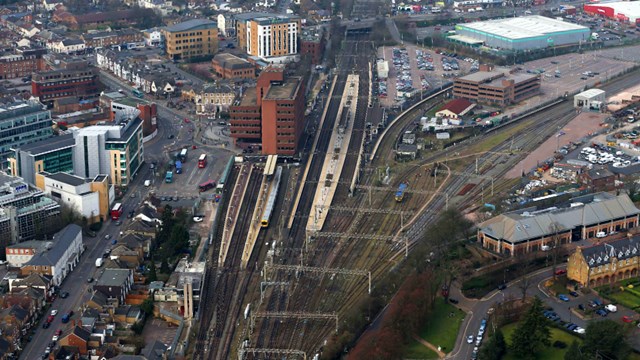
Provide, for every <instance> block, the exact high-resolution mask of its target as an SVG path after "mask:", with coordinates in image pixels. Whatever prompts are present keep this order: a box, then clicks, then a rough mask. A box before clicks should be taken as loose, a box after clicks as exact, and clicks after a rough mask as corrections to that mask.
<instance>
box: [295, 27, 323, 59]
mask: <svg viewBox="0 0 640 360" xmlns="http://www.w3.org/2000/svg"><path fill="white" fill-rule="evenodd" d="M324 46H325V42H324V36H323V33H322V28H319V29H318V30H305V31H303V32H302V36H301V37H300V53H301V54H302V55H305V54H306V55H309V56H310V57H311V63H312V64H314V65H317V64H320V63H322V56H323V54H324Z"/></svg>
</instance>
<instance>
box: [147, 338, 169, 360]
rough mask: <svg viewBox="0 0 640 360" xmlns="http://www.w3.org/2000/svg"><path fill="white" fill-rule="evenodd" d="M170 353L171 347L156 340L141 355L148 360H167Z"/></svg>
mask: <svg viewBox="0 0 640 360" xmlns="http://www.w3.org/2000/svg"><path fill="white" fill-rule="evenodd" d="M168 351H169V346H168V345H167V344H164V343H162V342H160V341H159V340H154V341H153V342H151V343H148V344H146V346H145V347H144V348H143V349H142V351H141V352H140V353H141V354H142V356H144V357H145V359H147V360H164V359H166V354H167V352H168Z"/></svg>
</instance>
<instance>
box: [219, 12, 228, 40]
mask: <svg viewBox="0 0 640 360" xmlns="http://www.w3.org/2000/svg"><path fill="white" fill-rule="evenodd" d="M217 22H218V34H220V35H222V36H227V26H226V25H227V19H226V18H225V17H224V14H218V18H217Z"/></svg>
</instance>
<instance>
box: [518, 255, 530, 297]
mask: <svg viewBox="0 0 640 360" xmlns="http://www.w3.org/2000/svg"><path fill="white" fill-rule="evenodd" d="M531 259H532V257H531V256H530V255H529V254H526V255H522V257H521V258H520V259H519V261H518V264H519V265H520V266H518V268H517V269H516V274H517V275H518V277H520V281H519V282H518V289H520V291H521V292H522V300H524V299H525V298H526V297H527V290H529V288H530V287H531V285H532V284H533V280H531V277H530V276H529V275H530V274H531V271H532V270H533V264H532V262H531Z"/></svg>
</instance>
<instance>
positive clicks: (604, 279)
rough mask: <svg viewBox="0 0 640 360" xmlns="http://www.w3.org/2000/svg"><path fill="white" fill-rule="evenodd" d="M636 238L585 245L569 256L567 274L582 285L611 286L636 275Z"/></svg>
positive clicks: (639, 245)
mask: <svg viewBox="0 0 640 360" xmlns="http://www.w3.org/2000/svg"><path fill="white" fill-rule="evenodd" d="M638 260H640V237H630V238H625V239H619V240H615V241H611V242H605V243H601V244H596V245H592V246H587V247H581V246H579V247H577V248H576V250H575V252H574V253H573V254H571V256H569V261H568V263H567V277H568V278H569V279H570V280H573V281H575V282H576V283H578V284H580V285H581V286H584V287H589V288H595V287H599V286H603V285H613V284H615V283H616V282H618V281H622V280H626V279H631V278H637V277H638V271H640V261H638Z"/></svg>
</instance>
